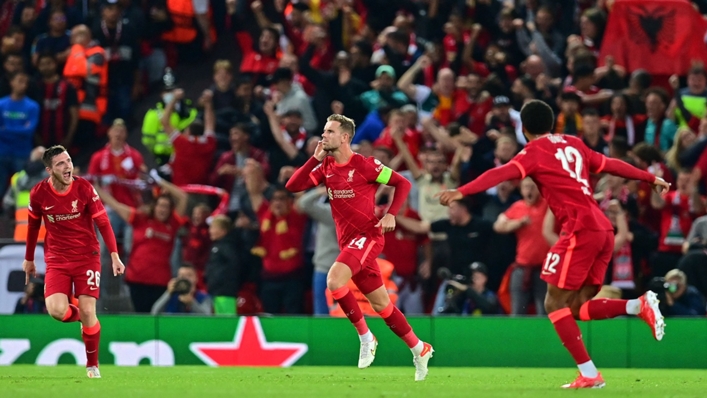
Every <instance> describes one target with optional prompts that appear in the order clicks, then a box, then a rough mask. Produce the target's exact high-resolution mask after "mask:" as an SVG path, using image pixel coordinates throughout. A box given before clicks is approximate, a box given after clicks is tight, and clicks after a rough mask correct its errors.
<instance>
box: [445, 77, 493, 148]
mask: <svg viewBox="0 0 707 398" xmlns="http://www.w3.org/2000/svg"><path fill="white" fill-rule="evenodd" d="M492 108H493V99H492V98H491V96H489V95H487V94H483V95H482V94H481V77H480V76H479V75H478V74H476V73H470V74H469V75H467V76H460V77H459V79H457V91H456V93H455V95H454V107H453V108H452V111H453V112H454V118H455V119H457V120H459V123H460V124H463V125H465V126H466V127H468V128H469V130H471V132H472V133H474V134H476V135H479V136H480V135H482V134H484V132H485V131H486V115H487V114H488V113H489V112H491V109H492Z"/></svg>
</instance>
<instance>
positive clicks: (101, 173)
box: [88, 119, 147, 207]
mask: <svg viewBox="0 0 707 398" xmlns="http://www.w3.org/2000/svg"><path fill="white" fill-rule="evenodd" d="M127 138H128V130H127V128H126V127H125V122H124V121H123V119H115V120H114V121H113V125H112V126H111V127H110V129H109V130H108V145H106V146H105V148H103V149H101V150H100V151H98V152H96V153H94V154H93V156H92V157H91V162H90V163H89V166H88V174H90V175H91V176H94V177H106V176H109V177H108V178H104V179H103V180H104V181H106V182H107V181H111V182H112V183H111V184H110V186H109V188H108V191H109V192H110V194H111V195H112V196H113V197H114V198H115V199H116V200H117V201H118V202H120V203H123V204H125V205H127V206H131V207H137V206H138V205H139V204H140V201H139V193H138V192H137V191H136V190H134V189H132V188H130V187H129V186H128V185H126V184H125V183H127V181H115V180H116V179H118V180H135V179H137V178H138V174H139V173H140V171H146V170H147V167H146V166H145V164H144V162H143V160H142V155H141V154H140V152H138V151H137V150H135V149H133V148H131V147H130V146H129V145H128V144H127V143H126V140H127ZM121 182H122V184H121Z"/></svg>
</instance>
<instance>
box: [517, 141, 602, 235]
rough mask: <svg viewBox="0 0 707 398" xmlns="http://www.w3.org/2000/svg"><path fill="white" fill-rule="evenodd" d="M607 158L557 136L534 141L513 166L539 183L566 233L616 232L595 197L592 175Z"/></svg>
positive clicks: (526, 147) (581, 144) (575, 142)
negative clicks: (585, 231)
mask: <svg viewBox="0 0 707 398" xmlns="http://www.w3.org/2000/svg"><path fill="white" fill-rule="evenodd" d="M604 162H605V158H604V156H602V155H601V154H599V153H597V152H594V151H592V150H591V149H589V148H588V147H587V146H586V145H585V144H584V142H582V140H581V139H579V138H577V137H573V136H569V135H562V134H553V135H546V136H544V137H542V138H538V139H536V140H533V141H531V142H530V143H529V144H528V145H526V146H525V148H524V149H523V150H522V151H520V153H518V155H516V156H515V157H514V158H513V159H512V160H511V163H513V164H515V165H516V166H518V168H519V169H520V171H521V174H522V176H523V178H525V177H526V176H529V177H531V178H532V179H533V181H535V183H536V184H537V185H538V188H539V189H540V193H541V194H542V196H543V198H545V200H546V201H547V204H548V206H549V207H550V209H551V210H552V212H553V214H555V217H556V218H557V219H558V220H559V221H560V222H561V223H562V230H563V231H567V232H574V231H577V230H580V229H588V230H595V231H613V227H612V226H611V223H610V222H609V219H607V218H606V216H605V215H604V213H603V212H602V211H601V209H600V208H599V205H597V202H596V200H594V197H593V194H594V192H593V189H592V187H591V186H590V185H589V173H595V174H596V173H598V172H600V171H601V170H602V169H603V167H604Z"/></svg>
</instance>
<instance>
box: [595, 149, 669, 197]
mask: <svg viewBox="0 0 707 398" xmlns="http://www.w3.org/2000/svg"><path fill="white" fill-rule="evenodd" d="M599 156H602V157H603V159H602V161H603V163H604V165H603V167H601V166H600V167H599V169H597V171H596V173H600V172H605V173H609V174H612V175H615V176H619V177H623V178H626V179H628V180H639V181H645V182H647V183H650V184H653V189H655V191H656V192H658V193H660V194H663V193H667V192H668V190H669V189H670V184H669V183H667V182H665V180H663V179H662V178H660V177H656V176H654V175H653V174H651V173H649V172H647V171H645V170H641V169H639V168H636V167H633V166H631V165H630V164H628V163H626V162H624V161H622V160H619V159H612V158H607V157H605V156H603V155H599Z"/></svg>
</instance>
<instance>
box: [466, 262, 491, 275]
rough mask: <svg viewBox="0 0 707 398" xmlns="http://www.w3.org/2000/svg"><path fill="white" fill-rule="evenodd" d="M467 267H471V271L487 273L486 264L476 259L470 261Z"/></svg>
mask: <svg viewBox="0 0 707 398" xmlns="http://www.w3.org/2000/svg"><path fill="white" fill-rule="evenodd" d="M469 268H471V272H481V273H482V274H484V275H488V274H489V271H488V268H486V264H484V263H481V262H478V261H476V262H473V263H471V265H470V266H469Z"/></svg>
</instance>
